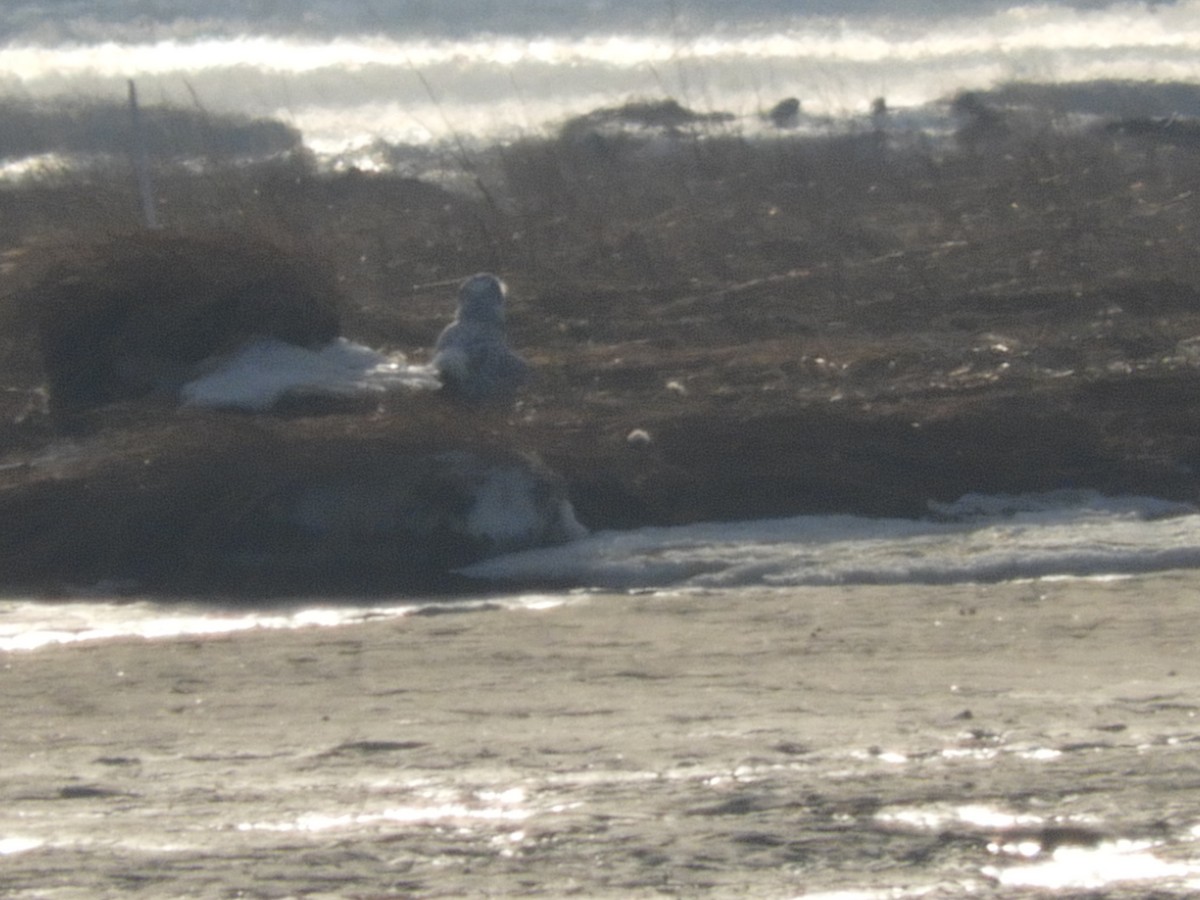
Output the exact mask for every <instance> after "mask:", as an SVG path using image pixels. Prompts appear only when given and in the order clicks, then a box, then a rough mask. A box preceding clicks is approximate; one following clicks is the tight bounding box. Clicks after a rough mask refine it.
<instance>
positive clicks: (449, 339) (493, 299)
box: [433, 273, 529, 406]
mask: <svg viewBox="0 0 1200 900" xmlns="http://www.w3.org/2000/svg"><path fill="white" fill-rule="evenodd" d="M504 296H505V287H504V282H502V281H501V280H500V279H499V278H497V277H496V276H495V275H489V274H487V273H481V274H479V275H473V276H472V277H470V278H468V279H467V280H466V281H464V282H463V284H462V287H460V288H459V290H458V315H457V316H456V317H455V319H454V321H453V322H451V323H450V324H449V325H448V326H447V327H446V330H445V331H443V332H442V334H441V336H440V337H439V338H438V340H437V344H436V345H435V346H434V356H433V368H434V370H435V371H436V372H437V374H438V378H439V379H441V382H442V390H444V391H445V392H446V393H447V394H449V395H450V396H452V397H454V398H455V399H458V400H461V401H463V402H465V403H469V404H472V405H475V406H501V405H504V404H507V403H511V402H512V401H513V399H514V398H515V397H516V394H517V389H518V388H519V387H520V386H521V385H522V384H524V383H525V381H526V380H527V379H528V378H529V365H528V363H526V362H525V360H523V359H521V357H519V356H518V355H517V354H516V353H514V352H513V351H512V350H511V349H509V346H508V341H507V340H506V338H505V334H504Z"/></svg>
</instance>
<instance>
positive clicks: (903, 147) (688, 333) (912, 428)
mask: <svg viewBox="0 0 1200 900" xmlns="http://www.w3.org/2000/svg"><path fill="white" fill-rule="evenodd" d="M606 121H607V120H606ZM976 124H977V121H976ZM1003 125H1004V127H1002V128H995V129H992V130H991V131H990V132H989V131H986V130H984V131H983V132H982V133H981V132H980V130H979V129H978V128H974V129H972V130H971V131H970V133H969V140H968V139H964V140H962V141H960V142H958V143H951V144H947V145H936V146H934V145H931V144H930V143H929V142H927V141H925V140H924V139H922V138H920V137H919V136H913V135H898V134H888V133H886V132H884V131H872V132H870V133H864V134H860V135H851V136H831V137H828V138H820V139H813V138H801V137H789V138H781V139H779V140H775V141H768V142H761V143H756V142H751V141H745V140H741V139H736V138H730V137H722V136H719V135H716V136H714V135H709V136H696V135H694V134H691V133H688V134H679V133H673V134H671V135H669V136H662V137H653V138H651V137H635V136H630V135H621V134H615V135H614V134H612V133H609V132H604V133H596V134H594V135H589V134H581V133H578V129H576V130H572V131H569V132H564V135H563V136H562V137H561V139H559V140H552V141H537V142H535V141H530V142H528V143H526V144H521V145H516V146H508V147H504V148H497V149H495V150H493V151H491V152H489V153H485V154H479V155H475V156H471V157H467V156H462V157H460V158H459V159H457V160H456V163H457V165H458V167H459V171H460V172H461V180H462V181H463V182H464V183H468V184H469V185H470V191H468V192H465V193H464V192H462V191H457V190H455V191H451V190H449V189H446V188H443V187H440V186H437V185H435V184H432V183H428V182H425V181H418V180H414V179H411V178H403V177H399V176H396V175H376V174H368V173H362V172H349V173H344V174H338V175H321V174H317V173H316V172H315V171H314V170H313V169H312V167H311V165H310V163H309V162H308V161H306V160H305V159H304V158H303V157H296V158H293V159H291V160H288V161H285V162H276V163H271V164H266V165H263V166H259V167H254V168H248V169H239V170H222V171H218V172H210V173H207V174H201V175H187V174H183V173H178V172H175V173H172V172H164V173H161V174H160V175H159V177H158V179H157V181H158V183H159V185H160V191H161V197H160V204H161V206H162V209H163V217H164V219H165V220H167V221H168V223H169V226H170V230H171V233H172V234H183V235H191V236H197V235H203V236H211V235H213V234H218V235H223V236H225V237H223V238H221V239H223V240H224V239H227V238H228V235H229V234H231V233H232V234H234V235H244V236H247V238H248V239H249V238H253V240H255V241H260V240H261V241H274V242H275V243H277V244H281V245H284V246H287V247H289V248H291V249H292V250H295V248H297V247H300V248H303V249H302V251H301V252H302V253H303V254H305V256H306V258H307V259H309V260H310V261H313V260H315V261H317V262H320V263H321V264H324V265H327V266H328V267H329V269H330V270H331V271H332V272H333V273H335V276H336V289H337V290H338V291H339V292H340V293H341V294H342V295H344V296H345V297H346V298H347V303H346V304H345V306H344V307H343V308H342V311H341V313H340V315H341V323H342V331H343V333H345V334H346V335H347V336H349V337H352V338H354V339H356V340H359V341H362V342H364V343H367V344H370V345H372V346H376V347H381V348H385V349H400V350H403V351H405V352H407V353H409V355H410V358H412V359H421V358H423V355H424V354H425V353H426V352H427V350H426V348H428V347H430V346H431V345H432V342H433V340H434V338H435V337H436V335H437V333H438V331H439V330H440V329H441V328H442V327H443V326H444V325H445V324H446V322H448V321H449V319H450V318H451V317H452V314H453V306H454V299H453V297H454V284H455V283H456V282H457V280H458V279H459V278H461V277H464V276H466V275H469V274H471V273H473V272H475V271H478V270H491V271H495V272H497V273H498V274H500V275H501V276H502V277H504V278H505V279H506V281H507V282H508V283H509V286H510V297H511V299H510V313H509V323H510V337H511V340H512V343H513V345H514V346H515V347H516V348H517V349H518V350H520V351H521V352H522V353H523V354H524V355H525V356H526V357H527V358H528V359H529V361H530V362H531V364H532V365H533V368H534V370H535V372H536V376H535V379H534V382H533V383H532V384H531V385H530V387H529V388H528V389H527V390H526V392H525V393H524V395H523V396H522V398H521V400H520V402H519V403H518V406H517V408H516V409H515V410H514V411H513V412H512V414H511V415H509V416H507V417H505V416H500V417H486V416H485V417H484V418H478V417H475V416H474V414H470V413H467V412H462V413H459V412H458V411H456V410H453V409H450V408H447V407H445V406H442V407H439V408H437V409H434V410H431V409H429V408H426V407H419V408H414V407H411V406H408V405H406V404H405V403H403V402H401V401H390V402H389V403H388V404H385V406H383V407H381V408H379V409H370V410H366V411H364V410H355V411H352V412H350V413H345V412H333V413H331V414H324V415H320V416H317V415H310V414H309V413H311V410H310V411H304V410H293V411H291V413H289V414H286V415H279V416H275V417H271V418H269V419H266V420H263V422H261V423H259V424H258V425H256V426H254V427H256V428H261V429H268V430H270V432H271V433H272V434H273V435H275V436H276V437H277V438H278V439H279V440H282V441H284V442H285V443H286V442H287V441H289V440H292V438H293V437H294V440H295V446H299V447H311V448H319V449H313V450H312V453H313V454H316V455H320V454H328V455H330V458H336V457H337V455H338V453H340V452H341V451H340V449H339V443H341V444H342V445H343V446H345V445H348V444H352V443H354V442H358V441H360V440H362V439H363V434H364V432H369V433H371V434H372V435H374V436H376V437H380V438H381V439H382V437H383V436H386V439H387V440H388V441H390V442H392V443H393V444H395V445H403V444H405V443H406V442H413V441H417V440H419V436H420V435H422V434H424V433H426V432H427V431H428V429H429V428H430V427H431V422H434V420H436V422H434V425H435V426H436V427H437V428H445V427H450V428H452V429H461V430H462V435H463V440H465V441H472V440H476V439H478V437H479V436H481V435H487V436H488V439H489V440H496V441H499V442H501V443H504V444H508V445H513V446H515V447H517V448H519V449H522V450H529V451H533V452H535V453H537V454H538V455H539V456H540V457H541V458H542V459H543V460H544V461H545V462H546V463H547V464H548V465H549V466H550V467H551V468H553V469H555V470H557V471H558V472H560V473H561V474H562V475H563V476H564V477H565V478H566V480H567V482H568V484H569V486H570V494H571V497H572V500H573V502H574V504H575V506H576V509H577V512H578V514H579V517H580V519H581V520H582V521H583V522H584V523H585V524H587V525H589V526H591V527H593V528H609V527H622V528H623V527H632V526H637V525H645V524H651V523H661V524H665V523H683V522H693V521H699V520H711V519H741V518H754V517H761V516H782V515H790V514H799V513H808V512H834V511H837V512H850V513H859V514H866V515H902V516H919V515H923V514H925V513H926V511H927V504H928V502H929V501H930V500H943V501H944V500H951V499H954V498H956V497H958V496H960V495H962V494H964V493H966V492H969V491H980V492H990V493H995V492H1019V491H1040V490H1047V489H1053V488H1059V487H1079V488H1082V487H1089V488H1096V489H1098V490H1101V491H1104V492H1110V493H1126V492H1133V493H1142V494H1151V495H1158V496H1162V497H1168V498H1174V499H1182V500H1191V499H1196V497H1197V487H1198V484H1200V476H1198V475H1197V472H1200V428H1198V427H1197V426H1200V390H1198V389H1200V264H1198V263H1197V256H1196V247H1197V238H1198V236H1200V215H1198V208H1197V204H1196V200H1195V192H1196V191H1197V190H1200V152H1198V151H1196V150H1193V149H1190V148H1189V147H1188V146H1186V145H1180V144H1178V143H1174V144H1172V143H1163V144H1161V145H1158V144H1154V143H1153V136H1152V135H1151V136H1150V137H1147V136H1146V135H1142V134H1138V135H1134V136H1131V135H1130V134H1127V133H1124V132H1120V131H1115V130H1113V129H1111V128H1104V127H1099V128H1097V129H1095V130H1093V131H1086V132H1084V131H1078V130H1071V129H1067V128H1066V127H1064V126H1061V125H1060V123H1058V122H1057V121H1056V120H1055V119H1054V118H1053V117H1052V116H1051V115H1050V114H1049V113H1047V112H1039V111H1036V110H1035V111H1034V112H1028V111H1027V112H1025V113H1023V114H1022V115H1020V116H1017V115H1016V114H1011V113H1005V119H1004V122H1003ZM130 180H131V179H130ZM125 181H126V179H124V177H123V175H121V173H109V174H107V175H105V174H103V173H101V174H95V175H90V176H83V175H81V176H79V177H78V180H77V181H74V182H72V183H47V182H39V183H31V184H26V185H21V186H16V187H9V188H5V189H3V190H0V222H2V223H3V225H2V226H0V240H2V241H3V242H4V243H5V244H6V245H7V246H8V247H9V248H10V251H9V254H8V257H7V259H8V261H9V262H8V265H7V266H6V268H5V272H4V276H3V277H4V279H5V283H6V284H7V285H8V289H9V291H10V292H11V293H12V294H13V295H14V296H28V291H29V290H30V289H31V287H32V286H34V285H38V284H44V281H40V280H39V279H44V273H45V271H46V270H47V265H50V266H51V267H53V264H54V263H55V262H56V261H61V258H62V255H63V253H64V248H66V252H68V253H75V252H76V248H77V247H78V245H79V243H80V241H81V236H82V235H85V234H86V235H88V237H89V243H90V239H92V238H97V237H103V238H104V239H106V240H111V239H112V238H113V237H114V236H116V237H117V239H118V240H120V239H121V238H120V236H121V235H123V234H127V233H130V232H132V231H133V230H135V229H136V221H135V219H134V217H135V215H136V211H137V208H138V207H137V203H136V200H135V198H134V197H133V194H132V187H131V186H128V187H127V186H126V184H125ZM204 239H205V240H208V239H209V237H205V238H204ZM109 246H112V245H111V244H110V245H109ZM10 305H12V306H17V305H19V304H10ZM23 329H24V326H23V325H22V324H21V320H20V317H15V318H14V319H13V325H12V327H10V328H8V329H7V331H6V337H7V346H6V347H4V348H3V349H4V360H5V361H6V365H5V373H4V374H5V375H6V381H5V383H4V385H3V393H2V394H0V398H2V399H0V402H2V404H3V412H4V416H5V422H6V424H5V425H4V427H3V430H2V431H0V441H2V443H3V446H4V447H5V448H7V456H6V457H5V459H4V461H3V464H4V465H5V466H7V468H5V469H3V470H0V479H2V482H0V508H2V510H3V516H4V521H5V522H6V525H5V526H4V527H5V529H6V530H7V531H8V533H7V535H6V538H7V539H6V540H4V541H0V557H2V558H3V559H6V560H7V559H9V558H17V557H22V556H23V555H26V554H28V553H29V552H30V548H31V547H35V546H37V545H38V544H39V540H40V538H39V535H40V534H42V533H43V532H42V529H43V528H46V527H50V526H49V525H47V522H46V519H47V517H49V518H51V519H55V520H59V519H61V520H67V521H70V520H72V519H76V518H86V517H80V516H77V515H76V508H75V507H74V504H80V508H82V506H84V505H87V504H89V503H90V502H91V501H90V500H89V491H91V490H92V489H93V486H94V485H95V483H96V479H98V478H99V479H105V478H110V477H116V476H115V475H114V474H113V473H117V472H120V471H126V470H128V469H130V460H133V459H138V460H144V461H145V462H146V465H148V466H151V467H153V466H156V465H160V464H162V465H166V464H167V463H166V462H164V461H173V462H171V463H170V464H171V465H176V464H178V465H179V466H182V467H183V469H184V470H186V471H187V472H188V473H203V474H202V475H198V476H197V477H199V478H200V479H201V480H200V481H199V482H197V483H198V484H202V483H203V482H204V479H218V480H220V479H224V478H225V476H224V475H222V474H221V473H220V472H214V471H213V469H214V467H216V468H219V466H218V465H217V463H216V462H215V461H214V460H215V459H216V457H213V456H207V455H206V454H204V453H203V452H197V451H198V450H202V449H203V448H204V446H205V441H206V440H208V438H207V436H208V435H210V434H212V433H213V429H214V424H213V421H214V417H213V416H211V415H204V416H201V415H194V414H188V413H182V412H175V411H173V410H171V409H169V408H164V407H162V406H161V404H160V405H148V404H145V403H143V404H141V405H138V404H134V405H132V406H130V405H128V404H126V405H119V406H117V407H109V408H101V409H98V410H90V411H86V412H83V413H80V414H78V415H74V416H70V417H63V416H52V415H50V414H48V413H46V412H44V411H43V410H44V408H45V406H46V403H45V394H44V393H43V392H42V389H41V387H40V386H41V385H43V384H44V383H45V376H44V374H43V369H42V365H41V362H40V359H39V357H38V354H37V353H36V352H34V350H33V348H34V347H35V346H36V342H35V341H34V340H33V339H32V335H31V333H29V332H28V331H27V330H23ZM435 406H436V404H435ZM325 412H328V411H325ZM431 416H432V417H433V419H431V418H430V417H431ZM218 418H219V417H218ZM446 422H454V423H455V424H454V425H452V426H446V424H445V423H446ZM164 423H169V427H168V425H164ZM264 423H265V424H264ZM247 427H249V426H247ZM223 428H225V426H221V429H223ZM218 431H220V429H218ZM635 432H636V433H635ZM114 435H119V439H118V438H115V437H114ZM631 435H632V437H631ZM318 436H319V439H318ZM68 438H69V439H70V440H71V441H73V442H75V444H76V445H78V446H81V447H84V448H86V447H89V446H92V445H94V444H97V443H104V445H105V446H112V444H113V441H117V443H118V444H119V445H120V446H121V447H124V448H126V449H125V451H124V452H125V453H127V456H126V457H122V456H121V454H115V455H114V454H111V453H110V454H107V455H105V456H104V458H105V459H107V460H110V461H111V464H109V463H105V464H103V465H102V464H101V463H97V462H95V461H93V462H87V461H86V458H85V457H80V459H81V460H83V461H81V462H78V463H76V464H71V465H60V466H57V467H55V469H54V475H53V476H52V477H47V476H46V475H44V474H41V475H39V474H36V472H37V471H39V470H38V469H37V467H31V466H29V465H28V462H29V460H30V459H31V458H32V457H33V456H35V455H36V454H37V453H38V452H40V448H42V447H44V446H46V445H47V444H50V443H52V442H54V441H59V442H61V441H63V440H65V439H68ZM222 446H224V445H222ZM231 446H232V449H231V448H230V447H225V450H227V451H228V457H222V458H225V459H226V460H227V463H226V464H227V465H229V466H235V467H236V466H237V465H240V463H239V462H238V456H239V453H238V451H237V449H236V447H237V446H240V445H237V444H234V445H231ZM185 448H186V452H185ZM255 452H258V451H257V450H256V448H255V444H254V443H253V442H248V443H246V444H245V453H247V454H253V453H255ZM97 466H99V469H97ZM189 477H190V476H189ZM122 478H124V476H122ZM43 482H44V483H47V484H48V483H50V482H52V483H53V490H54V491H55V492H57V493H56V496H57V497H58V500H59V502H58V505H55V506H53V507H49V506H46V505H45V504H44V502H43V500H42V499H41V498H42V496H43V495H42V494H41V493H39V491H42V490H50V488H49V487H38V488H37V490H36V491H35V490H34V486H35V483H37V484H41V483H43ZM115 483H116V484H117V485H118V487H117V488H115V489H114V491H115V493H112V494H110V495H108V496H107V499H106V501H105V502H106V503H108V504H110V505H111V506H113V507H116V508H119V507H121V505H122V504H124V503H127V501H128V500H129V498H130V497H133V496H135V495H137V496H141V497H142V498H143V499H144V498H145V496H146V495H145V493H144V491H143V492H142V493H141V494H139V493H138V492H139V491H142V489H141V488H137V487H136V480H135V479H131V478H124V480H121V478H118V480H117V482H115ZM31 491H33V492H32V493H31ZM200 492H201V493H203V490H201V491H200ZM139 502H141V501H139ZM147 502H151V503H152V502H153V500H150V501H147ZM235 506H236V504H235ZM139 509H141V510H142V512H143V513H144V509H143V508H141V507H139ZM49 510H53V512H49ZM139 514H142V513H139ZM14 515H16V516H17V517H16V518H15V519H14ZM168 515H169V517H176V518H180V517H181V518H182V520H187V519H188V517H189V516H190V515H191V512H190V507H189V505H188V502H187V501H180V503H179V504H177V505H174V506H172V508H171V511H170V512H169V514H168ZM38 516H41V517H42V518H41V519H38ZM56 527H57V526H56ZM184 531H186V529H184ZM54 546H55V549H54V552H53V553H52V554H50V555H51V557H55V556H58V557H59V558H61V559H65V558H67V557H69V556H70V550H69V548H68V547H64V546H61V545H54ZM43 549H44V548H43ZM54 567H55V564H54V563H53V562H50V561H48V562H47V563H46V566H45V568H46V571H45V572H44V573H43V574H49V572H50V570H51V569H53V568H54ZM0 568H3V569H4V570H5V571H11V570H12V567H11V566H8V565H5V566H2V567H0ZM88 571H89V572H90V573H91V574H97V572H96V571H95V570H88ZM79 574H87V573H79ZM109 574H111V573H109Z"/></svg>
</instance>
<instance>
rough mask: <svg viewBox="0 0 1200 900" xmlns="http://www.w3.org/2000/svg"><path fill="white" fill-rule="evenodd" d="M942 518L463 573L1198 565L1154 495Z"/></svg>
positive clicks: (949, 573)
mask: <svg viewBox="0 0 1200 900" xmlns="http://www.w3.org/2000/svg"><path fill="white" fill-rule="evenodd" d="M936 513H937V515H938V517H939V518H938V520H936V521H933V520H929V519H925V520H916V519H866V518H860V517H856V516H798V517H796V518H791V519H765V520H760V521H752V522H731V523H710V524H702V525H687V526H680V527H673V528H642V529H637V530H633V531H623V532H618V531H603V532H596V533H594V534H592V535H591V536H590V537H586V538H583V539H582V540H577V541H574V542H572V543H570V544H565V545H562V546H559V547H546V548H542V549H537V550H527V551H524V552H521V553H513V554H510V555H507V556H500V557H496V558H493V559H488V560H484V561H483V562H480V563H476V564H474V565H472V566H469V567H467V568H465V569H464V570H463V572H464V574H466V575H468V576H472V577H478V578H483V579H489V580H499V581H536V580H543V581H555V582H561V583H570V584H577V585H584V586H588V587H595V588H607V589H614V590H623V589H635V588H666V587H673V588H721V587H739V586H749V585H763V586H799V585H825V584H948V583H962V582H971V581H1006V580H1011V579H1022V578H1044V577H1051V576H1059V575H1062V576H1077V577H1095V576H1107V575H1117V574H1131V573H1136V572H1148V571H1162V570H1165V569H1173V568H1198V567H1200V515H1198V514H1197V512H1196V510H1195V508H1193V507H1191V506H1188V505H1186V504H1177V503H1168V502H1166V501H1162V500H1157V499H1154V498H1148V497H1103V496H1101V495H1100V494H1097V493H1094V492H1091V491H1057V492H1050V493H1047V494H1038V495H1024V496H1020V497H990V498H989V497H979V496H974V495H972V496H968V497H966V498H964V499H963V501H961V502H960V503H957V504H946V505H941V506H939V507H938V508H937V509H936Z"/></svg>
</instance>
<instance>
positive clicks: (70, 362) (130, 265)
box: [18, 232, 339, 412]
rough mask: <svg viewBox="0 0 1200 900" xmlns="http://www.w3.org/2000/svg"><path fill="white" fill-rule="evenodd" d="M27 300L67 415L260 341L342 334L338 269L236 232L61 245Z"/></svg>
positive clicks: (177, 377) (58, 403)
mask: <svg viewBox="0 0 1200 900" xmlns="http://www.w3.org/2000/svg"><path fill="white" fill-rule="evenodd" d="M18 302H19V304H20V306H21V308H22V310H23V312H24V313H25V315H26V316H27V317H28V318H29V319H30V320H32V321H33V322H34V323H36V329H37V334H38V338H39V341H40V347H41V356H42V361H43V364H44V367H45V372H46V377H47V380H48V382H49V391H50V403H51V406H52V407H53V408H54V409H55V410H58V411H63V412H68V411H79V410H84V409H90V408H93V407H96V406H100V405H103V404H106V403H112V402H115V401H120V400H131V399H137V398H140V397H145V396H147V395H152V394H156V393H160V392H170V391H172V390H173V389H175V388H177V387H178V386H179V384H181V383H182V382H183V381H184V380H186V378H187V376H188V374H189V373H190V372H191V371H192V368H193V367H194V366H195V365H196V364H197V363H199V362H201V361H203V360H205V359H207V358H208V357H210V356H212V355H213V354H216V353H220V352H222V351H224V350H229V349H232V348H234V347H236V346H237V345H238V344H240V343H242V342H243V341H245V340H246V339H247V338H248V337H251V336H269V337H276V338H279V339H281V340H284V341H288V342H289V343H294V344H298V345H300V346H314V345H319V344H322V343H325V342H327V341H329V340H332V339H333V338H334V337H336V336H337V335H338V331H339V310H338V304H339V302H338V289H337V284H336V281H335V279H334V277H333V275H332V274H331V272H330V271H329V270H327V269H325V268H322V267H321V266H320V265H319V264H318V263H317V262H315V261H314V260H313V259H312V257H307V256H301V255H299V254H298V253H295V252H292V251H289V250H285V249H283V248H281V247H279V246H276V245H274V244H271V243H268V242H266V241H259V240H254V239H251V238H247V237H246V236H245V235H238V234H231V233H224V234H216V233H212V234H204V235H188V234H182V233H174V232H138V233H133V234H128V235H125V236H122V237H120V238H116V239H111V240H107V241H104V242H102V243H98V244H95V245H91V246H85V247H83V248H75V249H74V250H73V251H72V252H71V254H70V256H67V255H66V254H65V253H62V252H61V251H59V253H58V254H56V255H55V256H53V257H52V258H50V259H48V260H47V261H46V270H45V274H44V276H43V277H42V278H41V279H39V280H38V281H37V283H36V284H35V285H34V287H32V288H31V289H30V290H29V291H28V292H27V293H26V294H25V295H24V296H23V297H22V298H20V300H19V301H18Z"/></svg>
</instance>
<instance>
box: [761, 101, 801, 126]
mask: <svg viewBox="0 0 1200 900" xmlns="http://www.w3.org/2000/svg"><path fill="white" fill-rule="evenodd" d="M767 118H768V119H770V121H771V124H772V125H774V126H775V127H776V128H795V127H796V126H797V125H798V124H800V101H799V100H797V99H796V98H795V97H788V98H787V99H786V100H780V101H779V102H778V103H776V104H775V105H774V106H772V107H771V109H770V111H769V112H768V113H767Z"/></svg>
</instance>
